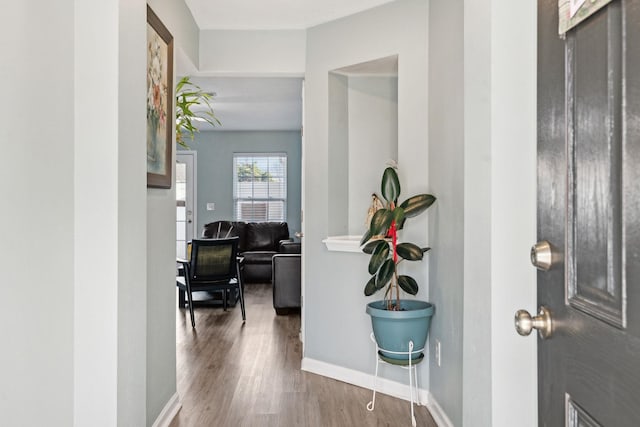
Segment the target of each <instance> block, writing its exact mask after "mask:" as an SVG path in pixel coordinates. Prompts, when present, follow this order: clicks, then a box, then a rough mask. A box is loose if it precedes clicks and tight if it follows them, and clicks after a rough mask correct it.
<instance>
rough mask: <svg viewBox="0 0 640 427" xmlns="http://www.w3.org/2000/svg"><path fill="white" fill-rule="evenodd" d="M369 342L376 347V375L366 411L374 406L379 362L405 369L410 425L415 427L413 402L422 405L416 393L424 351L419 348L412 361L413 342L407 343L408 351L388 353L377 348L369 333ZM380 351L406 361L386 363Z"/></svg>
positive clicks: (373, 337)
mask: <svg viewBox="0 0 640 427" xmlns="http://www.w3.org/2000/svg"><path fill="white" fill-rule="evenodd" d="M371 341H373V343H374V344H375V345H376V375H375V378H374V380H373V398H372V399H371V402H369V403H367V410H369V411H373V410H374V409H375V406H376V390H377V386H378V384H377V383H378V367H379V366H380V362H382V363H387V364H389V365H392V366H398V367H400V368H403V369H407V370H408V371H409V395H410V398H411V425H412V426H413V427H416V417H415V414H414V412H413V403H414V401H415V403H416V405H418V406H422V404H421V403H420V393H419V392H418V390H419V388H418V364H419V363H420V362H422V360H423V359H424V354H423V353H422V352H423V351H424V348H421V349H419V350H416V351H415V352H420V356H419V357H418V358H416V359H415V360H413V359H412V358H411V355H412V354H413V353H414V350H413V341H409V351H390V350H386V349H384V348H380V347H378V343H377V341H376V339H375V336H374V335H373V332H372V333H371ZM380 351H384V352H386V353H391V354H399V355H406V356H407V360H404V359H398V362H397V363H396V362H390V361H388V360H389V359H388V358H385V357H384V356H383V355H382V353H381V352H380ZM414 388H415V391H414ZM414 393H415V399H414Z"/></svg>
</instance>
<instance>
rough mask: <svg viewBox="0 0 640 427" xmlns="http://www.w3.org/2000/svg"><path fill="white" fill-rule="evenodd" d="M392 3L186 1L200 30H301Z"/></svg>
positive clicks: (366, 0) (367, 0)
mask: <svg viewBox="0 0 640 427" xmlns="http://www.w3.org/2000/svg"><path fill="white" fill-rule="evenodd" d="M391 1H393V0H231V1H229V0H185V3H186V4H187V6H188V7H189V9H190V10H191V14H192V15H193V18H194V19H195V20H196V23H197V24H198V27H199V28H200V29H201V30H211V29H224V30H248V29H251V30H256V29H260V30H275V29H278V30H282V29H304V28H309V27H313V26H314V25H318V24H322V23H324V22H329V21H333V20H335V19H338V18H342V17H344V16H347V15H353V14H354V13H357V12H361V11H363V10H366V9H371V8H373V7H376V6H380V5H381V4H384V3H390V2H391Z"/></svg>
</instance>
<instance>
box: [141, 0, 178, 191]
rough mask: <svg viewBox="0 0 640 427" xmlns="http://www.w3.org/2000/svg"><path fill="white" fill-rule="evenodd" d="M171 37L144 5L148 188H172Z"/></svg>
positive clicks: (156, 17)
mask: <svg viewBox="0 0 640 427" xmlns="http://www.w3.org/2000/svg"><path fill="white" fill-rule="evenodd" d="M174 120H175V119H174V114H173V36H172V35H171V33H169V30H167V27H165V26H164V24H163V23H162V22H161V21H160V19H159V18H158V16H157V15H156V14H155V13H154V12H153V10H151V8H150V7H149V6H148V5H147V187H157V188H171V166H172V164H171V155H172V148H173V143H172V136H173V123H174Z"/></svg>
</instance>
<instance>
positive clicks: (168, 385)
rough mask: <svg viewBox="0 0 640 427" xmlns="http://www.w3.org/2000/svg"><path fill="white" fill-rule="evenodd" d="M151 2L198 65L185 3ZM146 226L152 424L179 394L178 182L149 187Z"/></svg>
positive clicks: (178, 46)
mask: <svg viewBox="0 0 640 427" xmlns="http://www.w3.org/2000/svg"><path fill="white" fill-rule="evenodd" d="M149 5H150V6H151V8H152V9H153V10H154V12H155V13H156V14H157V15H158V17H159V18H160V20H162V22H163V23H164V24H165V26H166V27H167V29H168V30H169V32H170V33H171V34H172V35H173V37H174V51H175V52H176V53H177V52H178V50H180V51H182V52H184V53H185V54H186V55H187V56H188V57H189V58H190V60H191V61H192V62H193V63H194V64H198V52H199V48H198V46H199V43H198V37H199V30H198V27H197V26H196V24H195V21H194V20H193V17H192V16H191V12H190V11H189V9H188V8H187V7H186V5H185V4H184V2H181V1H173V0H149ZM175 76H176V73H175V72H174V77H175ZM174 155H175V150H174ZM172 164H175V162H172ZM174 172H175V168H174ZM146 228H147V246H146V253H147V257H148V260H147V323H146V329H147V336H146V342H147V355H146V373H147V378H146V388H147V402H146V412H147V420H146V423H147V426H150V425H152V424H153V422H154V421H155V420H156V418H157V417H158V415H159V414H160V411H162V409H163V408H164V407H165V405H166V404H167V402H168V401H169V400H170V399H171V398H172V396H174V395H175V394H176V393H177V388H176V387H177V386H176V316H175V310H176V290H175V289H176V287H175V256H176V255H175V238H176V234H175V230H176V194H175V186H174V185H172V187H171V188H170V189H168V190H164V189H154V188H150V189H148V190H147V227H146Z"/></svg>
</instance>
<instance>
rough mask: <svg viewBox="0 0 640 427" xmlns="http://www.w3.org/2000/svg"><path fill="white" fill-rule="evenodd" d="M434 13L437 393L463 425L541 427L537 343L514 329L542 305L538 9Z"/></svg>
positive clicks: (515, 6) (468, 8)
mask: <svg viewBox="0 0 640 427" xmlns="http://www.w3.org/2000/svg"><path fill="white" fill-rule="evenodd" d="M429 12H430V17H429V21H430V31H431V32H430V40H431V43H430V45H429V59H430V60H429V63H430V67H429V88H430V98H429V105H430V108H429V141H430V146H429V153H430V175H429V177H430V180H429V182H430V183H431V184H432V185H433V186H434V188H435V190H434V191H435V192H436V194H440V198H439V200H438V205H437V207H436V220H435V222H434V223H433V224H432V227H431V228H430V233H431V234H430V237H431V243H432V245H433V246H434V247H438V248H441V250H439V251H437V252H435V251H434V252H433V253H432V254H431V255H430V256H431V261H432V262H431V272H430V273H431V275H430V279H431V281H430V284H431V288H430V290H431V295H430V296H431V298H432V299H433V300H434V301H435V302H436V307H437V314H436V316H435V317H434V321H433V324H432V327H431V334H432V335H431V338H432V339H433V340H435V339H438V340H440V341H441V342H442V366H441V367H437V366H436V365H435V364H434V362H433V361H431V362H430V368H431V369H430V375H431V382H430V391H431V393H432V394H433V395H434V397H435V398H436V400H437V401H438V403H439V404H440V405H441V407H442V408H443V409H444V410H445V412H446V413H447V415H448V416H449V418H450V419H451V421H452V423H453V424H454V425H457V426H460V425H464V426H492V427H498V426H500V427H508V426H513V425H519V426H520V425H521V426H535V425H537V415H536V406H537V390H536V379H535V377H536V360H535V354H536V350H535V344H536V341H535V338H534V339H532V340H528V339H522V338H520V337H518V336H517V334H516V333H515V332H514V330H513V320H512V319H513V315H514V313H515V311H516V310H517V309H518V308H519V307H530V308H531V309H533V310H535V304H536V302H535V270H534V269H533V268H532V267H531V266H530V265H528V247H529V246H530V245H531V244H532V243H533V242H534V240H535V145H536V142H535V120H536V119H535V80H536V77H535V36H536V31H535V15H536V12H535V3H527V2H511V1H508V0H499V1H489V0H483V1H465V2H463V3H460V2H450V1H446V0H432V1H431V2H430V11H429ZM442 40H446V41H447V42H446V43H442ZM431 348H433V347H431ZM514 390H517V391H518V398H517V399H514V394H513V391H514Z"/></svg>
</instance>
